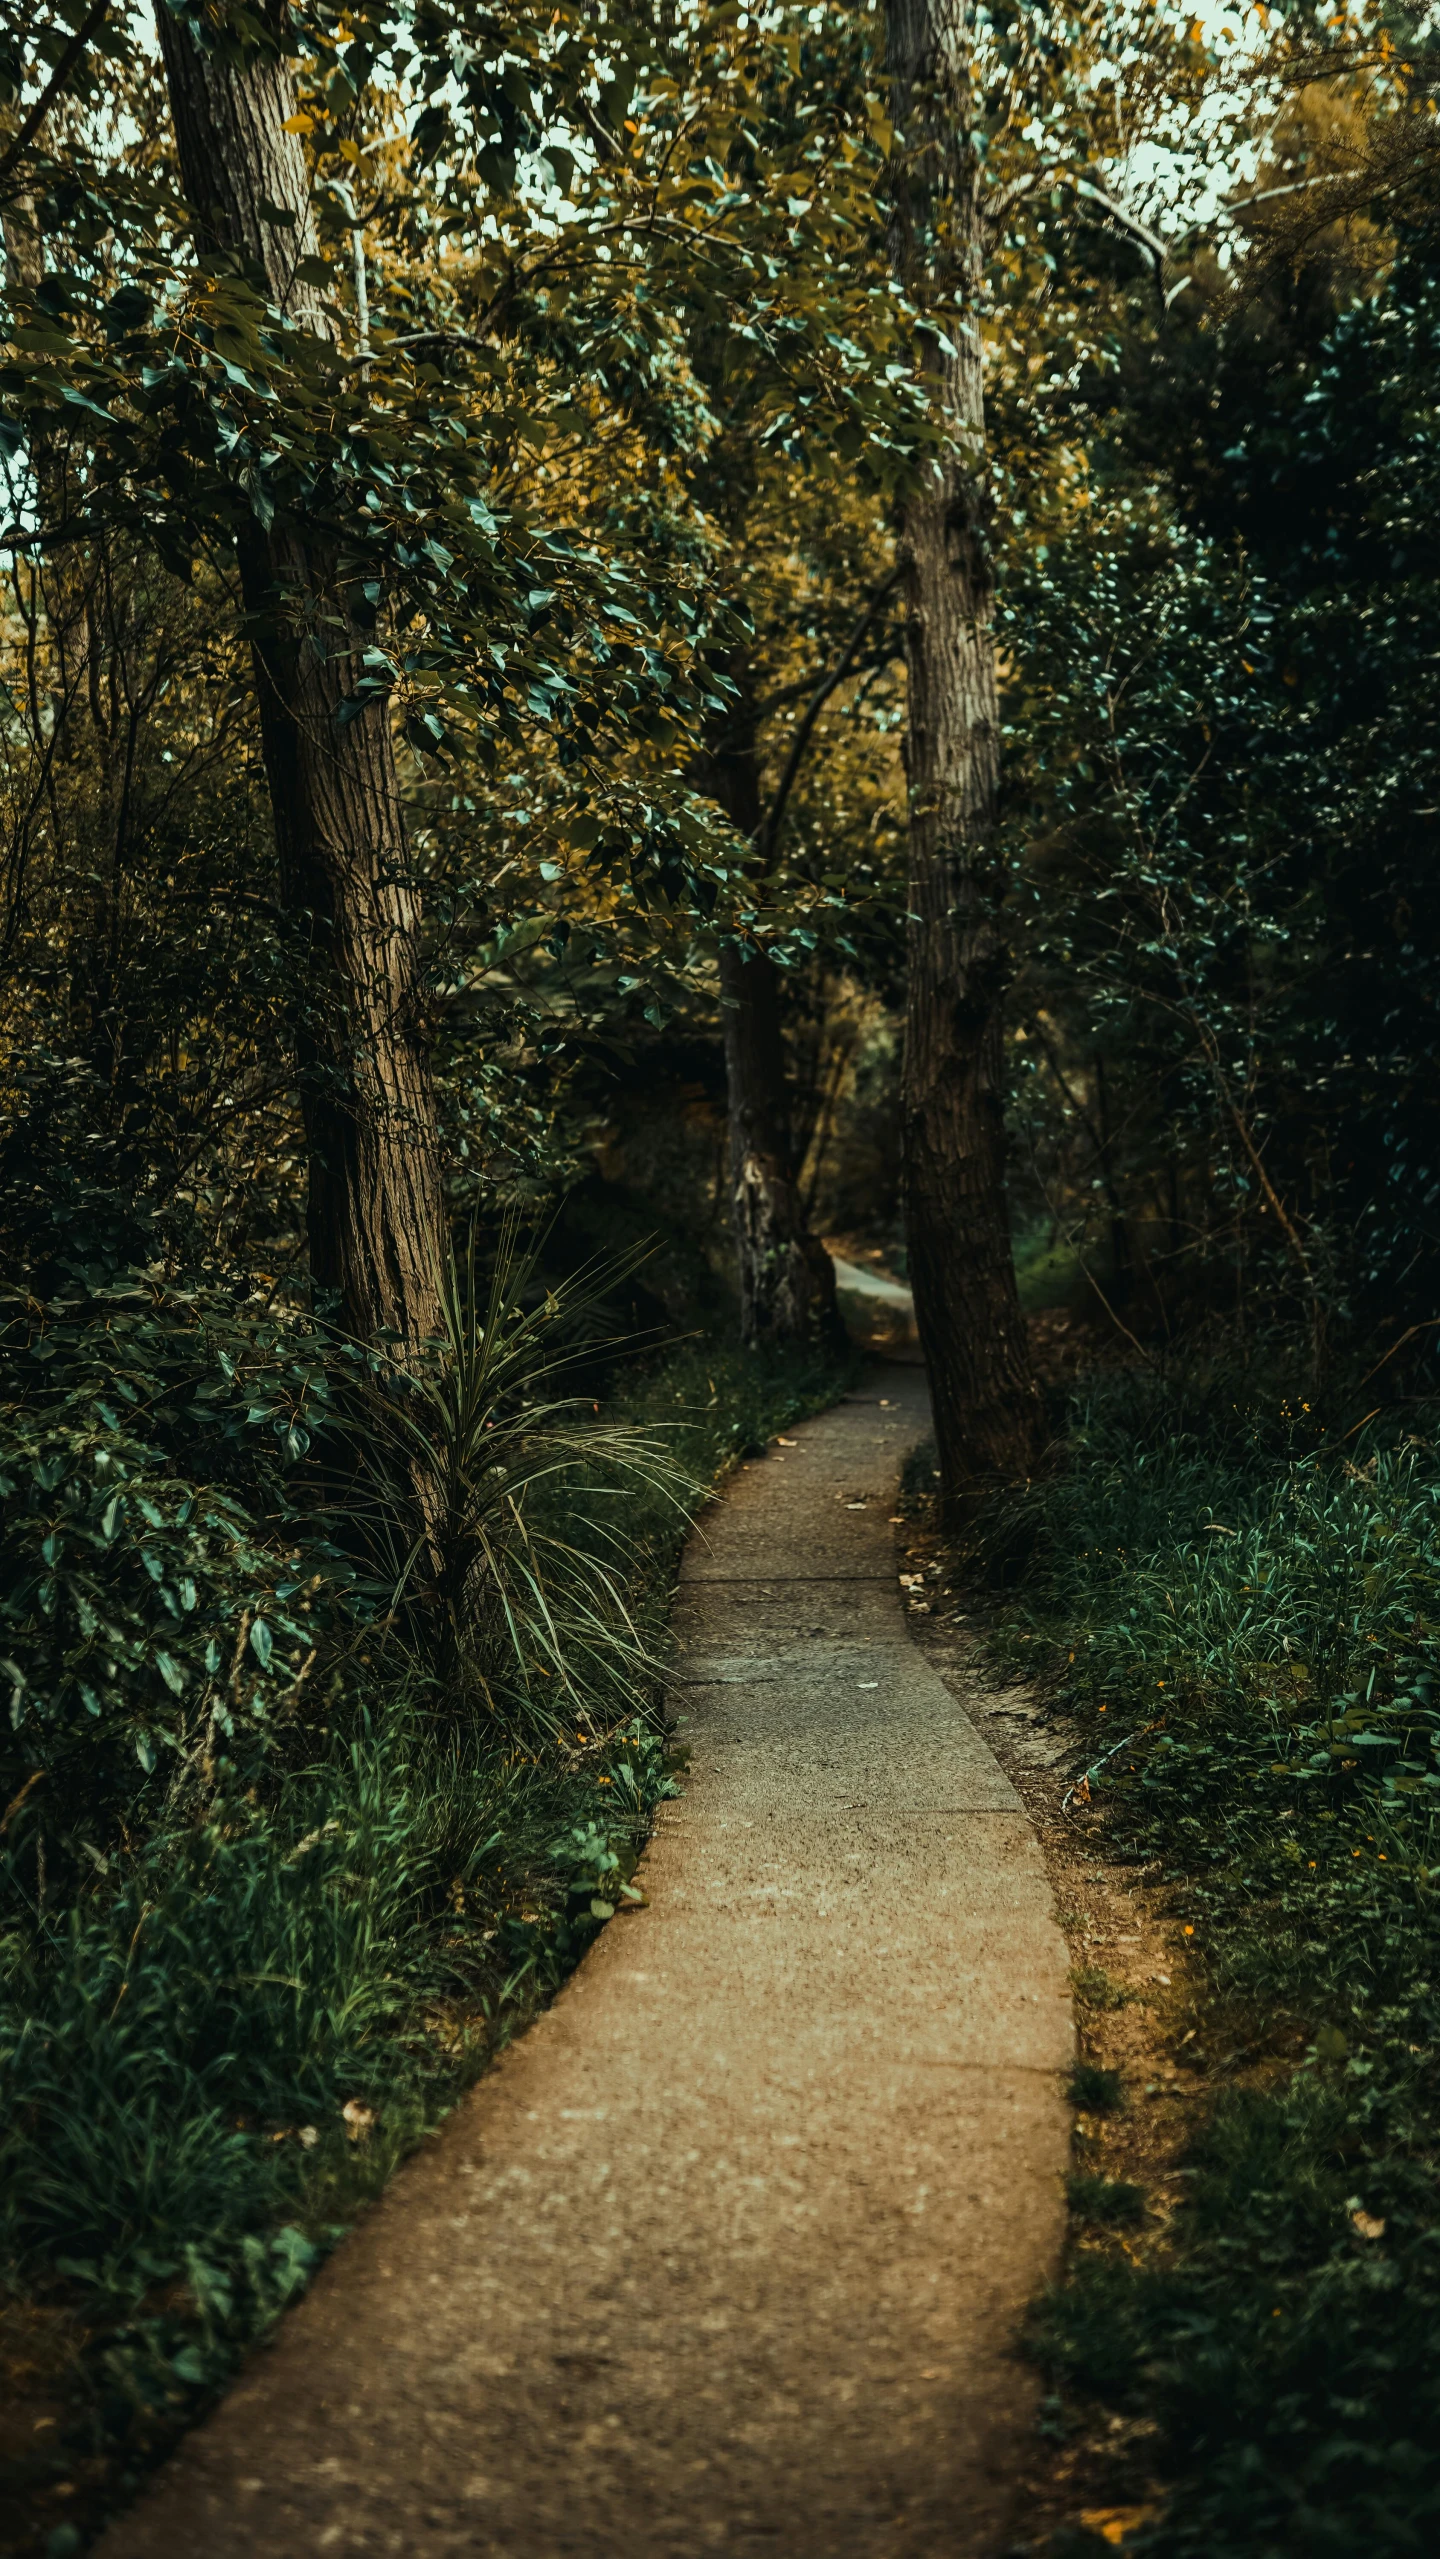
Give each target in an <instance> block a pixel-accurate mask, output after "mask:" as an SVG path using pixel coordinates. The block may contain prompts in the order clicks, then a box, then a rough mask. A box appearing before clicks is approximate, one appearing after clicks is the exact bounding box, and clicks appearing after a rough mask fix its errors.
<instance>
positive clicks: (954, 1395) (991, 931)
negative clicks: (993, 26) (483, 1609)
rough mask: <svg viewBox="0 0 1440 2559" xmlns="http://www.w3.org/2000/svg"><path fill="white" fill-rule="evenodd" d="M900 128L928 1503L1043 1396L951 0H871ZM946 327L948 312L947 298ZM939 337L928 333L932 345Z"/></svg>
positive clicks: (1031, 1438) (910, 1211)
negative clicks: (926, 449)
mask: <svg viewBox="0 0 1440 2559" xmlns="http://www.w3.org/2000/svg"><path fill="white" fill-rule="evenodd" d="M887 30H888V42H889V56H890V75H891V83H892V96H893V102H894V116H895V124H896V129H897V145H896V152H897V158H896V189H895V200H894V213H893V222H892V253H893V256H894V261H895V265H896V269H897V273H898V274H899V276H900V279H901V281H902V282H903V283H904V285H905V286H906V288H907V290H908V291H909V292H910V293H911V294H912V295H913V296H914V298H915V299H916V300H917V301H918V302H921V303H924V302H925V301H926V300H927V299H929V298H932V297H933V298H935V299H937V300H939V301H940V302H941V304H942V308H943V313H944V316H943V321H942V325H943V326H944V328H945V330H946V333H947V337H948V338H949V340H950V342H951V343H952V344H953V346H954V348H955V352H954V353H953V354H945V353H944V352H943V351H942V350H941V349H940V348H938V347H936V348H935V351H934V353H933V356H931V357H929V358H928V359H927V376H928V379H929V382H930V384H931V387H932V392H933V397H934V401H935V405H936V409H937V411H938V413H939V416H940V419H941V422H942V424H943V426H944V428H945V430H946V433H947V436H948V438H949V439H950V449H949V450H948V452H947V453H946V455H945V457H944V458H943V460H942V461H941V462H939V463H938V464H937V465H936V466H935V467H934V469H933V470H932V471H930V472H929V473H927V475H926V477H925V478H924V480H923V481H922V483H921V484H920V486H919V487H918V488H917V490H916V491H915V493H914V494H913V495H912V496H911V497H910V498H909V500H908V501H907V503H906V507H905V516H904V524H903V528H902V535H903V545H904V551H905V556H906V605H907V617H906V654H907V667H908V741H907V756H906V765H907V775H908V783H909V812H910V926H909V936H910V938H909V953H908V979H909V1002H908V1013H907V1023H906V1039H905V1067H904V1079H903V1122H904V1196H905V1215H906V1227H907V1233H908V1239H909V1256H910V1275H911V1281H912V1284H913V1287H914V1291H915V1313H916V1320H917V1323H918V1326H919V1331H920V1339H921V1342H922V1344H923V1346H924V1350H925V1356H926V1360H927V1363H928V1366H929V1371H930V1388H931V1397H932V1401H933V1405H934V1412H935V1433H936V1440H937V1444H938V1449H939V1456H940V1471H941V1484H942V1495H943V1500H944V1506H945V1509H946V1511H947V1513H948V1514H949V1515H950V1516H952V1517H955V1516H957V1515H960V1514H963V1513H964V1512H965V1511H966V1510H968V1509H970V1508H971V1507H973V1505H974V1504H975V1503H976V1501H977V1499H979V1498H980V1497H981V1496H983V1493H984V1491H985V1488H986V1487H987V1486H989V1485H992V1484H994V1483H995V1482H997V1481H1003V1480H1008V1479H1014V1478H1017V1477H1021V1476H1023V1475H1025V1474H1026V1472H1027V1471H1028V1470H1029V1468H1030V1467H1031V1466H1032V1465H1033V1463H1034V1460H1035V1457H1036V1455H1037V1453H1038V1450H1039V1446H1040V1435H1041V1410H1040V1401H1039V1396H1038V1394H1037V1392H1036V1388H1035V1382H1034V1377H1033V1373H1032V1370H1031V1364H1030V1347H1029V1340H1028V1336H1027V1333H1026V1329H1025V1321H1024V1317H1023V1316H1022V1314H1021V1311H1020V1303H1019V1298H1018V1295H1017V1293H1016V1287H1015V1265H1014V1258H1013V1254H1012V1251H1011V1244H1010V1224H1009V1217H1008V1213H1007V1204H1006V1195H1005V1127H1004V1108H1003V1052H1002V1035H1003V1015H1002V999H1003V995H1004V989H1005V983H1006V974H1007V964H1006V950H1005V943H1004V939H1003V936H1002V933H1001V929H1000V918H999V904H1000V892H1001V871H1000V865H999V863H998V861H997V858H996V853H995V844H994V837H995V820H996V797H997V790H998V783H999V714H998V701H997V688H996V673H995V643H994V635H993V630H992V620H991V616H992V602H993V588H992V578H991V569H990V559H989V551H988V546H987V543H986V538H985V527H984V496H983V487H982V477H981V474H982V468H983V459H984V440H985V404H984V384H983V378H982V372H981V347H980V338H979V328H978V319H977V317H976V314H977V310H978V300H979V294H978V287H979V283H980V279H981V273H982V255H983V250H982V230H981V206H980V195H979V170H978V165H977V162H976V158H975V154H974V152H973V149H972V148H971V145H970V139H969V121H968V117H969V109H968V96H967V90H966V82H965V65H966V59H967V37H966V31H965V15H964V7H963V0H887ZM957 302H958V304H959V306H960V318H959V319H958V321H957V320H956V319H955V318H953V317H952V316H950V315H951V314H952V313H953V311H954V307H955V305H956V303H957ZM932 343H933V342H932Z"/></svg>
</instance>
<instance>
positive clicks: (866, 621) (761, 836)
mask: <svg viewBox="0 0 1440 2559" xmlns="http://www.w3.org/2000/svg"><path fill="white" fill-rule="evenodd" d="M904 574H905V567H904V563H903V562H902V563H901V565H900V566H899V567H898V568H894V569H892V570H891V572H890V575H889V576H888V578H887V579H886V580H885V583H884V585H883V586H882V587H881V588H880V589H879V590H878V592H877V593H876V594H875V595H873V596H872V597H871V599H870V602H869V603H868V604H867V605H866V607H865V610H864V612H863V613H862V614H861V616H860V619H859V621H858V622H857V623H856V625H855V628H854V630H853V631H852V632H851V634H850V637H849V639H848V640H847V641H846V643H845V646H844V648H843V649H842V650H841V652H840V655H839V657H838V658H837V659H836V661H835V664H834V666H833V667H832V668H831V670H830V672H829V674H828V675H827V676H825V677H824V678H823V679H822V681H821V682H820V683H819V684H818V685H817V686H816V688H815V690H814V692H813V693H812V694H811V696H810V699H809V701H808V702H807V704H806V706H805V709H804V711H803V713H802V714H801V718H800V724H799V726H798V728H797V729H796V731H795V735H794V737H793V738H792V739H791V741H790V752H789V754H788V755H787V757H786V759H785V769H784V771H783V772H782V774H781V776H780V779H779V782H778V783H777V784H776V787H775V797H774V798H773V800H772V801H771V803H770V806H769V808H768V810H767V811H766V813H765V815H764V817H763V818H762V819H761V821H760V824H759V826H758V827H757V829H756V832H755V846H756V850H757V852H758V853H759V854H760V857H761V859H762V861H765V862H768V861H769V859H770V856H771V854H772V853H773V851H774V849H775V843H776V839H777V837H778V836H779V833H780V821H781V819H782V818H783V817H784V815H785V803H786V801H787V800H788V799H789V797H790V793H791V791H792V789H793V788H794V784H795V777H796V775H797V773H798V772H799V770H800V767H801V765H802V764H803V762H804V760H805V750H806V748H807V747H808V746H809V744H810V740H811V738H812V737H813V735H814V733H815V723H816V721H817V720H818V719H819V717H820V714H821V712H822V711H823V710H824V708H825V705H826V703H827V702H828V701H829V699H830V696H831V694H832V693H833V692H834V690H835V687H836V685H837V684H843V683H844V681H845V678H846V676H847V675H848V674H849V672H850V669H851V667H852V665H853V664H854V661H855V657H856V654H857V652H858V650H859V647H860V643H861V641H862V640H863V639H864V637H865V634H866V632H867V631H868V630H869V628H870V625H871V623H872V622H873V621H874V620H875V618H876V616H877V614H878V613H879V612H880V611H881V610H882V608H883V607H884V605H885V604H886V603H887V602H888V600H889V598H890V597H891V596H892V595H893V594H894V591H895V589H896V587H897V586H898V585H899V583H900V580H901V579H902V577H903V576H904Z"/></svg>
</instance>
